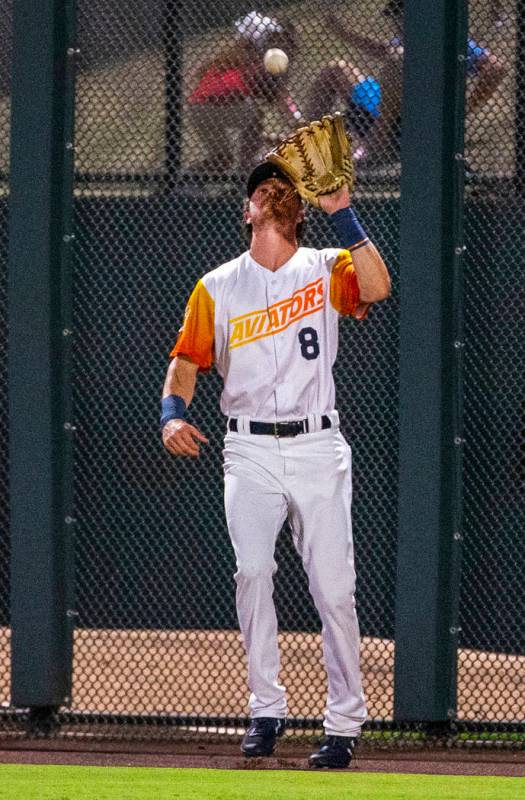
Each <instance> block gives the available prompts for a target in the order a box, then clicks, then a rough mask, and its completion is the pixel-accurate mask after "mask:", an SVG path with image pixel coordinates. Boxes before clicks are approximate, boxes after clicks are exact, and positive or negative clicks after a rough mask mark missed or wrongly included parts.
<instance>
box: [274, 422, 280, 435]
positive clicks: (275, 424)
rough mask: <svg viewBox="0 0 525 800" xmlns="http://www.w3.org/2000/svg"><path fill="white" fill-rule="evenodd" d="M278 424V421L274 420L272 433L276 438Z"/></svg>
mask: <svg viewBox="0 0 525 800" xmlns="http://www.w3.org/2000/svg"><path fill="white" fill-rule="evenodd" d="M278 426H279V423H278V422H274V423H273V435H274V436H275V438H276V439H278V438H279V427H278Z"/></svg>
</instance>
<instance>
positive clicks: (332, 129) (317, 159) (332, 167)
mask: <svg viewBox="0 0 525 800" xmlns="http://www.w3.org/2000/svg"><path fill="white" fill-rule="evenodd" d="M266 159H267V160H268V161H271V163H272V164H275V165H276V166H278V167H279V169H280V170H282V172H284V173H285V174H286V175H287V176H288V178H289V179H290V180H291V182H292V183H293V184H294V186H295V188H296V189H297V191H298V192H299V194H300V195H301V197H302V198H303V199H304V200H307V201H308V202H309V203H311V204H312V205H313V206H316V208H320V204H319V197H321V196H322V195H326V194H332V192H336V191H337V190H338V189H341V187H342V186H344V184H345V183H347V184H348V187H349V189H350V191H352V189H353V186H354V167H353V164H352V151H351V143H350V137H349V136H348V135H347V133H346V132H345V127H344V121H343V116H342V114H334V115H333V116H332V115H330V114H326V115H325V116H324V117H321V120H320V121H319V120H316V121H315V122H311V123H310V124H309V125H307V126H306V127H304V128H298V129H297V130H296V131H295V132H294V133H293V134H292V135H291V136H289V137H288V138H287V139H285V140H284V141H283V142H281V144H280V145H279V146H278V147H276V148H275V149H274V150H272V151H271V152H269V153H268V154H267V156H266Z"/></svg>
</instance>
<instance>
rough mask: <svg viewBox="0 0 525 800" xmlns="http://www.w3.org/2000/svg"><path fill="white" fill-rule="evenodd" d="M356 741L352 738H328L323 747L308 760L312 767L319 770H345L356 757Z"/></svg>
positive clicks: (324, 740)
mask: <svg viewBox="0 0 525 800" xmlns="http://www.w3.org/2000/svg"><path fill="white" fill-rule="evenodd" d="M355 743H356V739H355V737H351V736H326V738H324V739H323V741H322V742H321V747H320V748H319V750H318V751H317V752H316V753H312V755H311V756H310V758H309V759H308V763H309V764H310V766H311V767H317V768H318V769H321V768H323V767H324V768H325V769H345V767H347V766H348V765H349V764H350V762H351V760H352V757H353V755H354V748H355Z"/></svg>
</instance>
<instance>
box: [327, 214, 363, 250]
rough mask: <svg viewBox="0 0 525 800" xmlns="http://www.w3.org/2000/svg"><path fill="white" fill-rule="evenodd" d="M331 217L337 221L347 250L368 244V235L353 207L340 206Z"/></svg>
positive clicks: (336, 225) (337, 227) (338, 231)
mask: <svg viewBox="0 0 525 800" xmlns="http://www.w3.org/2000/svg"><path fill="white" fill-rule="evenodd" d="M330 219H332V220H333V221H334V223H335V227H336V229H337V233H338V234H339V236H340V237H341V244H342V246H343V247H345V248H346V249H347V250H357V248H358V247H362V245H364V244H368V236H367V235H366V233H365V232H364V230H363V228H362V227H361V224H360V222H359V220H358V219H357V217H356V213H355V211H354V209H353V208H340V209H339V211H336V212H335V213H334V214H330Z"/></svg>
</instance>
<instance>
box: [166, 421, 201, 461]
mask: <svg viewBox="0 0 525 800" xmlns="http://www.w3.org/2000/svg"><path fill="white" fill-rule="evenodd" d="M162 441H163V444H164V447H165V448H166V450H169V452H170V453H171V454H172V455H174V456H194V457H195V456H198V455H199V453H200V445H199V442H202V443H203V444H208V439H207V438H206V437H205V436H203V434H202V433H201V432H200V431H198V430H197V428H195V427H194V426H193V425H190V424H189V423H188V422H185V421H184V420H183V419H170V421H169V422H167V423H166V424H165V425H164V427H163V429H162Z"/></svg>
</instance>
